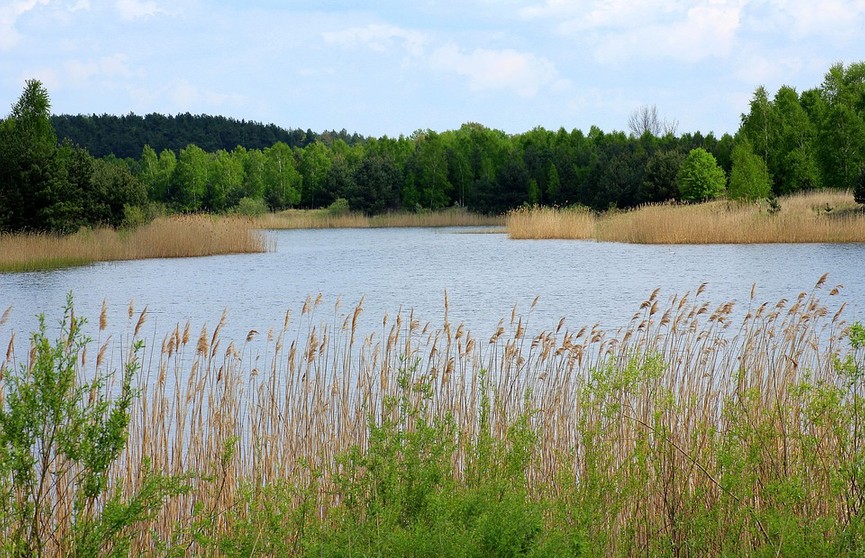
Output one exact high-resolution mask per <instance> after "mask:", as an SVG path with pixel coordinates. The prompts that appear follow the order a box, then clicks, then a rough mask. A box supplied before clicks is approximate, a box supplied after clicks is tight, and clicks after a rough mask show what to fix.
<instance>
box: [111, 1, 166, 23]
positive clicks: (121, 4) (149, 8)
mask: <svg viewBox="0 0 865 558" xmlns="http://www.w3.org/2000/svg"><path fill="white" fill-rule="evenodd" d="M114 7H115V8H116V9H117V11H118V13H120V17H121V18H122V19H124V20H126V21H131V20H133V19H139V18H142V17H148V16H155V15H159V14H165V13H167V12H166V11H165V10H164V9H162V8H160V7H159V5H158V4H157V3H156V2H154V1H153V0H117V2H115V3H114Z"/></svg>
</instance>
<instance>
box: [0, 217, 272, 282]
mask: <svg viewBox="0 0 865 558" xmlns="http://www.w3.org/2000/svg"><path fill="white" fill-rule="evenodd" d="M271 248H272V244H271V242H270V241H269V240H268V239H267V237H266V236H264V235H263V234H262V233H261V232H260V231H258V230H257V229H255V228H254V227H253V225H252V223H251V222H250V221H249V220H247V219H243V218H228V217H220V218H216V217H210V216H207V215H187V216H175V217H160V218H157V219H156V220H154V221H153V222H151V223H148V224H146V225H144V226H142V227H140V228H138V229H135V230H132V231H116V230H113V229H95V230H89V229H87V230H82V231H80V232H78V233H76V234H73V235H68V236H59V235H53V234H45V233H32V234H28V233H24V234H0V271H29V270H37V269H50V268H56V267H68V266H74V265H82V264H86V263H91V262H96V261H115V260H134V259H145V258H179V257H194V256H209V255H215V254H235V253H248V252H264V251H266V250H268V249H271Z"/></svg>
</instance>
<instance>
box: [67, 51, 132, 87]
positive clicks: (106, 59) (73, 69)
mask: <svg viewBox="0 0 865 558" xmlns="http://www.w3.org/2000/svg"><path fill="white" fill-rule="evenodd" d="M64 70H65V71H66V75H67V76H68V77H69V79H70V81H71V82H72V83H73V84H75V85H78V86H82V85H86V84H88V83H89V82H90V81H91V80H92V79H93V78H105V79H111V78H118V77H120V78H126V77H130V76H132V75H133V72H132V71H131V70H130V69H129V66H128V64H127V59H126V55H124V54H115V55H113V56H103V57H101V58H99V59H97V60H69V61H67V62H66V63H65V64H64Z"/></svg>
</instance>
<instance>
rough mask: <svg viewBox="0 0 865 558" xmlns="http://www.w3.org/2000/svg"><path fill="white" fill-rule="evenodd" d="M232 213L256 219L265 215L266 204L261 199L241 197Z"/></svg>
mask: <svg viewBox="0 0 865 558" xmlns="http://www.w3.org/2000/svg"><path fill="white" fill-rule="evenodd" d="M234 212H235V213H237V214H238V215H245V216H247V217H257V216H259V215H264V214H265V213H267V204H266V203H264V200H262V199H256V198H249V197H243V198H240V201H238V202H237V205H236V206H235V207H234Z"/></svg>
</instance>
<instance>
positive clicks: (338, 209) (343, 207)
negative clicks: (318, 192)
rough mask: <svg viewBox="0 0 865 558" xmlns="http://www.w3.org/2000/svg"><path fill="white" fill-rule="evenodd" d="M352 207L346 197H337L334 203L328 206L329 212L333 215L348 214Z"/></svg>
mask: <svg viewBox="0 0 865 558" xmlns="http://www.w3.org/2000/svg"><path fill="white" fill-rule="evenodd" d="M350 210H351V209H350V208H349V205H348V200H347V199H345V198H337V199H335V200H333V203H332V204H330V205H329V206H327V214H328V215H331V216H333V217H339V216H341V215H348V212H349V211H350Z"/></svg>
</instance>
